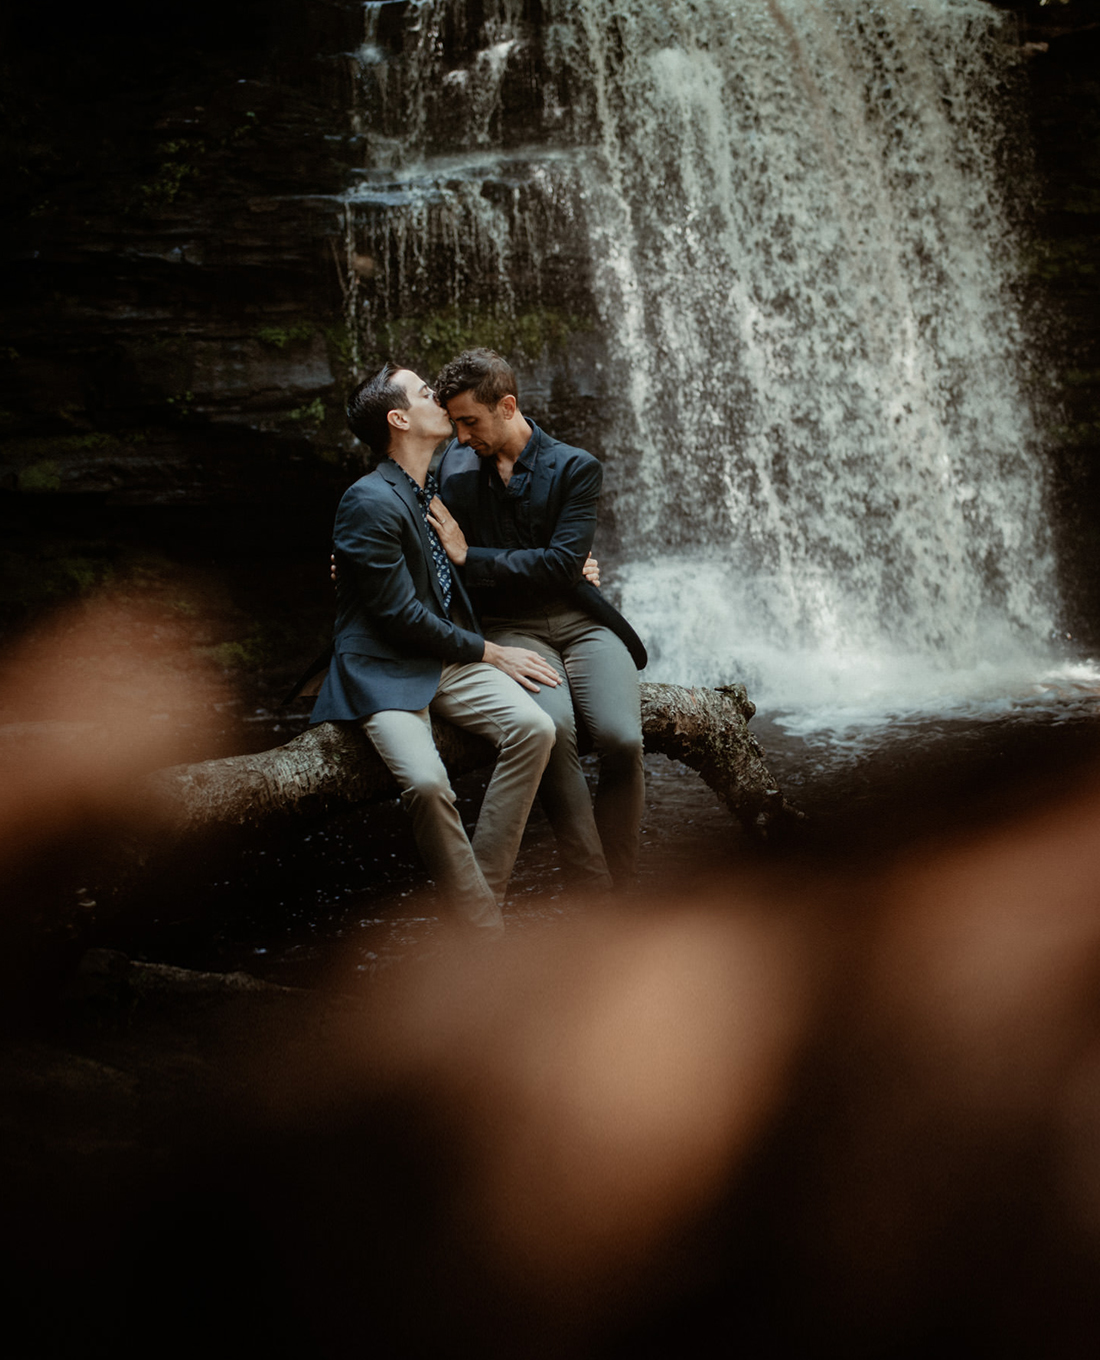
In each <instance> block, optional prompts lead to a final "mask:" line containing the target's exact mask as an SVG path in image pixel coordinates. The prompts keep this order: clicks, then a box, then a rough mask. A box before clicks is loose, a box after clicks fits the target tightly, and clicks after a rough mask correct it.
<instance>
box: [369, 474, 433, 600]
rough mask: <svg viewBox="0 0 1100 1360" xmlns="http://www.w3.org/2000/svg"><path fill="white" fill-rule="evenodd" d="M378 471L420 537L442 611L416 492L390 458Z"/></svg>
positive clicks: (425, 562)
mask: <svg viewBox="0 0 1100 1360" xmlns="http://www.w3.org/2000/svg"><path fill="white" fill-rule="evenodd" d="M378 472H379V475H380V476H381V477H383V478H384V479H385V480H386V481H387V482H389V484H390V486H391V487H393V489H394V491H395V492H396V494H397V497H398V499H399V500H400V501H401V502H402V503H403V504H404V506H405V509H406V510H407V511H408V513H409V515H410V516H411V517H412V522H413V526H414V527H415V529H416V532H417V534H418V535H419V537H420V547H421V551H422V552H423V554H424V565H425V567H426V569H427V572H428V580H429V581H430V582H431V587H432V593H433V594H434V595H435V598H436V600H437V602H438V604H439V609H440V613H443V612H444V606H443V590H442V587H441V586H440V584H439V573H438V572H437V571H436V569H435V559H434V558H433V557H432V545H431V541H430V539H429V538H428V526H427V524H425V522H424V516H423V515H422V514H421V513H420V504H419V502H418V501H417V499H416V493H415V492H414V491H413V489H412V486H411V485H410V482H409V478H408V477H407V476H406V475H405V473H404V471H403V470H402V469H401V468H400V467H398V465H397V464H396V463H395V462H394V461H393V459H392V458H386V459H383V461H382V462H381V463H379V465H378Z"/></svg>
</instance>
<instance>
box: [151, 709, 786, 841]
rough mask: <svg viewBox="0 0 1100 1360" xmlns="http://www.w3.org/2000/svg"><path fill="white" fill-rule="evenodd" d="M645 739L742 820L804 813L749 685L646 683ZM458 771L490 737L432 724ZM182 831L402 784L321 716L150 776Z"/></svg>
mask: <svg viewBox="0 0 1100 1360" xmlns="http://www.w3.org/2000/svg"><path fill="white" fill-rule="evenodd" d="M641 691H642V728H643V732H644V736H645V747H646V750H647V751H650V752H660V753H661V754H664V755H667V756H671V757H673V758H674V759H676V760H679V761H682V762H683V763H684V764H685V765H688V766H690V767H691V768H692V769H694V770H697V771H698V772H699V774H700V775H701V776H702V778H703V779H704V780H705V782H706V783H707V784H708V785H709V786H710V787H711V788H712V789H713V790H714V792H715V793H716V794H717V795H718V797H719V798H720V799H721V800H722V801H723V802H724V803H725V804H726V806H727V807H728V808H729V810H730V812H731V813H732V814H733V815H734V816H735V817H736V818H737V819H738V821H739V822H740V823H741V824H742V826H744V827H745V829H746V830H747V831H748V832H749V833H750V834H751V835H753V836H754V837H757V838H769V839H770V838H774V837H775V836H776V835H777V834H779V833H781V832H782V831H784V830H785V829H787V828H789V827H790V826H792V825H793V824H794V823H796V822H797V821H798V820H799V819H800V817H801V813H799V812H798V811H797V810H796V809H795V808H793V807H792V806H791V805H790V804H789V803H788V802H787V801H786V799H785V798H784V797H783V795H782V793H781V792H780V790H779V788H778V787H777V785H776V783H775V781H774V780H773V779H772V777H771V774H770V773H769V771H768V768H767V765H766V764H765V760H764V752H763V751H762V750H761V748H760V744H759V742H757V740H756V738H755V737H754V736H753V735H752V734H751V733H750V732H749V730H748V720H749V719H750V718H751V717H752V716H753V714H754V713H755V712H756V709H755V706H754V705H753V704H752V703H751V701H750V700H749V698H748V695H747V694H746V692H745V688H744V686H743V685H731V686H724V687H722V688H719V689H701V688H700V689H696V688H692V689H687V688H685V687H683V686H681V685H658V684H643V685H642V686H641ZM433 731H434V734H435V739H436V743H437V745H438V746H439V750H440V753H441V755H442V756H443V760H444V763H445V764H446V766H447V769H448V770H449V771H450V773H451V775H452V777H455V776H459V775H462V774H466V773H469V772H470V771H471V770H474V769H476V768H478V767H479V766H483V765H487V764H489V763H490V762H491V761H492V759H493V749H492V747H491V746H490V745H489V743H488V742H485V741H483V740H482V739H481V738H480V737H475V736H473V735H472V734H471V733H469V732H465V731H463V730H461V729H460V728H456V727H452V726H451V725H450V724H449V723H445V722H440V721H436V722H434V723H433ZM150 778H151V782H152V785H153V787H154V789H155V791H156V792H157V794H158V795H159V796H160V798H161V799H162V800H165V801H166V803H167V812H168V821H169V825H170V826H171V827H172V828H173V830H174V831H175V832H176V833H177V834H178V835H179V836H180V837H181V838H186V837H188V836H189V835H192V834H195V833H199V832H203V831H211V830H215V829H227V828H232V827H240V828H245V827H257V828H258V827H260V826H263V825H264V824H266V823H269V822H273V821H276V820H278V819H279V818H281V817H288V816H295V817H322V816H328V815H331V814H333V813H335V812H339V811H343V810H346V809H348V808H351V807H355V806H359V805H361V804H363V803H365V802H369V801H371V800H374V799H381V798H392V797H394V796H395V795H396V793H397V787H396V785H395V783H394V781H393V777H392V776H391V775H390V772H389V770H388V769H387V768H386V766H385V765H384V764H383V762H382V760H381V759H380V758H379V756H378V754H377V752H376V751H375V750H374V747H373V746H372V745H371V744H370V742H369V741H368V740H367V739H366V738H365V737H364V736H363V735H362V733H360V732H359V731H358V730H357V729H356V728H354V727H350V726H343V725H340V726H338V725H336V724H334V723H321V724H319V725H318V726H317V727H312V728H310V729H308V730H307V731H305V732H303V733H302V734H301V735H300V736H298V737H295V738H294V740H293V741H289V742H287V744H286V745H285V746H278V747H275V748H274V749H273V750H270V751H262V752H260V753H259V754H256V755H249V756H231V757H229V758H228V759H223V760H208V761H203V762H202V763H200V764H197V765H180V766H175V767H173V768H171V769H167V770H160V771H158V772H157V773H156V774H155V775H153V776H151V777H150Z"/></svg>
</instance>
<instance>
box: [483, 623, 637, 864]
mask: <svg viewBox="0 0 1100 1360" xmlns="http://www.w3.org/2000/svg"><path fill="white" fill-rule="evenodd" d="M482 623H483V625H484V628H485V636H486V637H487V638H491V639H492V641H493V642H496V643H499V644H500V645H501V646H511V647H529V648H530V649H531V650H532V651H534V652H538V653H539V655H540V656H543V657H545V658H546V660H547V661H549V662H550V664H551V665H552V666H553V667H554V668H555V670H557V672H558V674H559V675H561V676H563V677H565V678H566V679H567V680H568V682H569V683H568V686H566V685H561V686H559V688H558V689H550V688H548V687H547V686H545V685H543V686H542V687H541V688H540V690H539V693H538V694H536V695H535V696H534V698H535V701H536V702H537V703H538V705H539V707H540V708H542V709H543V711H544V712H546V713H548V714H549V715H550V716H551V717H552V718H553V719H554V727H555V731H556V734H557V735H556V738H555V742H554V749H553V751H552V752H551V753H550V760H549V763H548V764H547V766H546V773H545V774H544V775H543V777H542V784H541V786H540V788H539V798H540V800H541V802H542V806H543V808H544V810H545V812H546V816H547V818H548V819H549V821H550V824H551V825H552V826H553V828H554V833H555V835H556V836H557V839H558V849H559V852H560V854H561V857H562V863H563V867H564V869H565V871H566V873H567V874H568V875H569V876H571V877H573V878H584V879H587V880H588V881H590V882H595V883H601V882H602V883H607V882H608V879H607V873H608V870H609V869H610V871H611V877H612V878H613V879H614V881H615V883H616V884H617V885H618V886H620V887H621V886H624V885H626V884H629V883H630V881H631V880H632V879H633V877H634V875H635V874H636V872H637V867H638V841H639V835H640V827H641V821H642V814H643V812H644V811H645V765H644V762H643V749H642V716H641V698H640V695H639V691H638V671H637V668H636V667H635V665H634V662H633V661H632V660H631V656H630V653H629V652H628V651H627V649H626V646H625V645H624V644H623V642H622V641H621V640H620V639H619V638H617V637H616V636H615V634H614V633H613V632H612V631H611V630H610V629H609V628H605V627H604V626H603V625H602V624H599V623H596V621H595V620H594V619H593V618H592V617H591V615H589V614H586V613H584V611H583V610H580V609H573V608H572V607H570V606H568V605H551V606H549V607H548V608H545V609H540V610H532V611H530V612H529V613H526V614H524V615H522V616H521V617H519V618H511V619H503V618H486V619H483V620H482ZM574 707H575V708H576V712H577V714H578V715H579V717H580V720H581V721H582V722H583V723H584V725H585V727H586V728H587V729H588V733H589V735H590V736H591V738H592V743H593V745H594V747H595V749H596V752H597V754H598V755H599V757H600V782H599V786H598V788H597V790H596V805H595V810H594V812H593V807H592V799H591V798H590V797H589V793H588V785H587V782H586V781H585V777H584V771H583V770H582V769H581V764H580V758H579V756H578V753H577V729H576V721H575V719H574Z"/></svg>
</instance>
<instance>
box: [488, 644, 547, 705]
mask: <svg viewBox="0 0 1100 1360" xmlns="http://www.w3.org/2000/svg"><path fill="white" fill-rule="evenodd" d="M482 660H483V661H488V663H489V665H490V666H495V667H496V668H497V670H498V671H503V672H504V674H505V675H510V676H511V677H512V679H513V680H516V681H518V683H519V684H521V685H522V686H523V688H524V689H529V690H530V691H531V693H532V694H537V693H538V692H539V685H549V686H550V688H551V689H554V688H556V687H557V686H558V685H560V684H561V676H560V675H559V674H558V673H557V671H556V670H555V669H554V668H553V666H551V664H550V663H549V661H547V660H545V658H543V657H541V656H539V654H538V652H531V651H528V650H527V648H526V647H498V646H497V644H496V643H495V642H489V641H488V639H486V642H485V655H484V656H483V657H482Z"/></svg>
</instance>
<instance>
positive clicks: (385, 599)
mask: <svg viewBox="0 0 1100 1360" xmlns="http://www.w3.org/2000/svg"><path fill="white" fill-rule="evenodd" d="M333 540H334V545H335V553H336V601H337V609H336V628H335V636H334V639H333V656H332V660H331V662H330V663H329V669H328V674H327V675H326V677H325V682H324V684H323V685H322V686H321V692H320V694H319V695H318V697H317V702H316V704H315V705H314V708H313V716H312V718H311V719H310V721H311V722H313V723H320V722H331V721H340V720H345V721H347V720H352V719H356V718H366V717H369V716H370V715H371V714H372V713H378V712H380V711H381V710H383V709H390V708H396V709H404V710H406V711H408V712H416V711H418V710H419V709H422V708H426V707H427V706H428V704H429V703H431V701H432V699H433V698H434V696H435V692H436V689H437V687H438V685H439V677H440V674H441V673H442V670H443V665H444V663H445V662H469V661H480V660H481V658H482V656H483V655H484V652H485V639H484V638H483V637H482V636H481V634H480V633H477V632H474V631H473V630H472V629H468V628H462V627H459V626H458V625H457V624H455V623H453V622H452V621H451V620H450V619H449V618H448V617H447V615H446V612H445V611H444V608H443V595H442V591H441V589H440V585H439V578H438V576H437V574H436V570H435V564H434V562H433V561H432V552H431V545H430V543H429V541H428V530H427V526H426V525H425V523H424V518H423V516H422V515H421V513H420V507H419V505H418V504H417V501H416V496H415V494H414V492H413V489H412V487H411V486H410V485H409V481H408V478H407V477H406V476H405V474H404V472H403V471H402V470H401V468H400V467H398V465H397V464H396V463H394V462H392V461H391V460H390V459H386V460H384V461H383V462H382V463H381V465H380V466H379V467H377V468H375V470H374V471H373V472H370V473H368V474H367V476H365V477H360V479H359V480H358V481H357V482H355V483H354V485H352V486H350V487H348V489H347V491H345V492H344V495H343V497H342V499H341V501H340V507H339V509H338V510H337V512H336V526H335V529H334V530H333ZM451 604H452V612H454V611H455V609H456V607H458V608H459V609H460V611H461V610H464V611H465V613H466V615H467V616H468V617H469V618H470V619H471V620H473V618H474V612H473V608H472V606H471V604H470V600H469V596H468V595H467V594H466V591H465V589H464V588H463V585H462V582H461V580H460V579H459V577H458V573H457V572H455V573H454V575H453V578H452V594H451Z"/></svg>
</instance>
